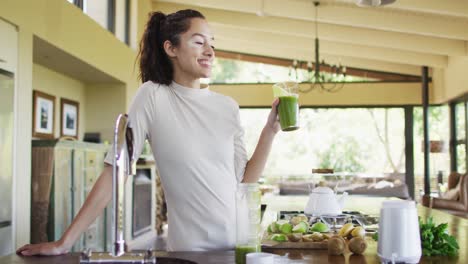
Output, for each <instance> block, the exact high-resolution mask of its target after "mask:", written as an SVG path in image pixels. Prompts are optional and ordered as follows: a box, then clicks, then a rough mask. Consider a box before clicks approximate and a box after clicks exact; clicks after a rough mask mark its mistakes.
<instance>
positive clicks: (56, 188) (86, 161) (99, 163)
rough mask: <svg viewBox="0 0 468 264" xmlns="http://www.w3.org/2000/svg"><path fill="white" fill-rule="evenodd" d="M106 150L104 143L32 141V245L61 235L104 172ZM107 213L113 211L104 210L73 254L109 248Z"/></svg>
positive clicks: (74, 248)
mask: <svg viewBox="0 0 468 264" xmlns="http://www.w3.org/2000/svg"><path fill="white" fill-rule="evenodd" d="M106 149H107V148H106V147H105V146H104V145H102V144H95V143H86V142H80V141H65V140H33V142H32V179H31V184H32V190H31V191H32V194H31V197H32V210H31V242H32V243H39V242H45V241H54V240H57V239H59V238H60V237H61V236H62V234H63V232H64V231H65V230H66V228H67V227H68V226H69V225H70V224H71V222H72V220H73V218H74V217H75V216H76V214H77V213H78V211H79V209H80V208H81V206H82V205H83V203H84V201H85V199H86V196H87V195H88V193H89V192H90V191H91V189H92V187H93V185H94V183H95V182H96V180H97V178H98V177H99V175H100V173H101V171H102V170H103V168H104V157H105V153H106ZM107 211H109V212H110V209H108V208H107V209H106V210H104V212H103V213H102V214H101V215H100V216H99V217H98V218H97V219H96V221H95V222H94V223H92V224H91V225H90V226H89V228H88V229H87V230H86V231H85V232H84V233H83V235H82V236H81V238H80V239H79V240H78V241H77V242H76V243H75V245H74V246H73V249H72V250H73V251H82V250H83V249H85V248H92V249H94V250H98V251H103V250H106V249H107V248H106V247H107V246H106V245H107V240H110V238H108V235H107V231H106V226H107V223H110V215H109V214H107ZM109 235H110V234H109Z"/></svg>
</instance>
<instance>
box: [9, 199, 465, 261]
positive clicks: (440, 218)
mask: <svg viewBox="0 0 468 264" xmlns="http://www.w3.org/2000/svg"><path fill="white" fill-rule="evenodd" d="M386 199H387V198H375V197H372V198H369V197H356V196H351V197H349V198H348V200H347V202H346V205H345V210H358V211H361V212H364V213H367V214H378V211H379V208H380V204H381V203H382V202H383V201H384V200H386ZM306 201H307V197H302V196H272V197H265V198H264V199H263V202H264V203H267V204H268V206H267V209H266V211H265V213H264V217H263V220H262V227H265V226H267V225H268V223H270V222H271V221H273V219H274V218H275V216H276V213H277V211H279V210H298V211H299V210H303V207H304V205H305V202H306ZM418 213H419V216H421V217H423V218H425V217H427V216H433V218H434V220H435V222H436V223H442V222H447V223H448V225H449V232H450V233H451V234H452V235H454V236H455V238H456V239H457V241H458V243H459V245H460V250H459V256H458V257H452V258H450V257H422V259H421V262H420V263H444V264H445V263H468V262H467V253H468V252H467V251H468V245H467V236H468V220H467V219H464V218H460V217H457V216H452V215H449V214H447V213H444V212H442V211H439V210H431V209H429V208H426V207H423V206H420V205H418ZM367 241H368V248H367V250H366V252H365V253H364V255H362V256H358V255H350V254H348V255H345V256H329V255H328V253H327V251H326V250H317V249H314V250H291V249H287V250H278V249H265V250H264V251H265V252H271V253H275V254H278V255H281V256H282V257H281V260H282V261H280V263H348V262H347V259H349V263H350V264H353V263H366V264H372V263H380V260H379V258H378V256H377V243H376V242H374V241H373V240H371V239H370V238H368V240H367ZM155 255H156V256H157V257H175V258H181V259H187V260H191V261H195V262H197V263H200V264H205V263H206V264H214V263H216V264H219V263H223V264H229V263H235V255H234V251H209V252H163V251H157V252H155ZM78 262H79V254H78V253H72V254H67V255H62V256H54V257H37V256H35V257H23V256H17V255H9V256H6V257H0V263H2V264H3V263H15V264H23V263H24V264H26V263H34V264H46V263H47V264H54V263H57V264H58V263H60V264H67V263H78ZM167 263H170V262H167ZM161 264H164V262H161Z"/></svg>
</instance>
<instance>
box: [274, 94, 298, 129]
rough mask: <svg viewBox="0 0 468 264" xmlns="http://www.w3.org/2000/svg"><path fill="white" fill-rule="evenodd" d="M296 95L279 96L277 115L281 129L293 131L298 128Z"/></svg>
mask: <svg viewBox="0 0 468 264" xmlns="http://www.w3.org/2000/svg"><path fill="white" fill-rule="evenodd" d="M297 99H298V98H297V96H294V95H293V96H280V97H279V105H278V115H279V121H280V124H281V130H283V131H293V130H296V129H299V103H298V100H297Z"/></svg>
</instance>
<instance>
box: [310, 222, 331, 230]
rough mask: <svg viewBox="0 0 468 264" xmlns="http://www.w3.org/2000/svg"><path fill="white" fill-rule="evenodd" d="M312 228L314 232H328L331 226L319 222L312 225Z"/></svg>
mask: <svg viewBox="0 0 468 264" xmlns="http://www.w3.org/2000/svg"><path fill="white" fill-rule="evenodd" d="M310 230H311V231H313V232H328V230H329V228H328V225H327V224H325V223H322V222H317V223H315V224H313V225H312V226H311V228H310Z"/></svg>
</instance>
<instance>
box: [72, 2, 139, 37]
mask: <svg viewBox="0 0 468 264" xmlns="http://www.w3.org/2000/svg"><path fill="white" fill-rule="evenodd" d="M67 1H68V2H70V3H73V4H75V5H76V6H78V7H79V8H81V9H82V10H83V12H84V13H85V14H87V15H88V16H89V17H90V18H92V19H93V20H94V21H96V22H97V23H98V24H99V25H101V26H102V27H103V28H105V29H107V30H109V31H110V32H112V33H113V34H115V36H116V37H117V38H118V39H119V40H121V41H122V42H125V43H126V44H129V43H130V0H67Z"/></svg>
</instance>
